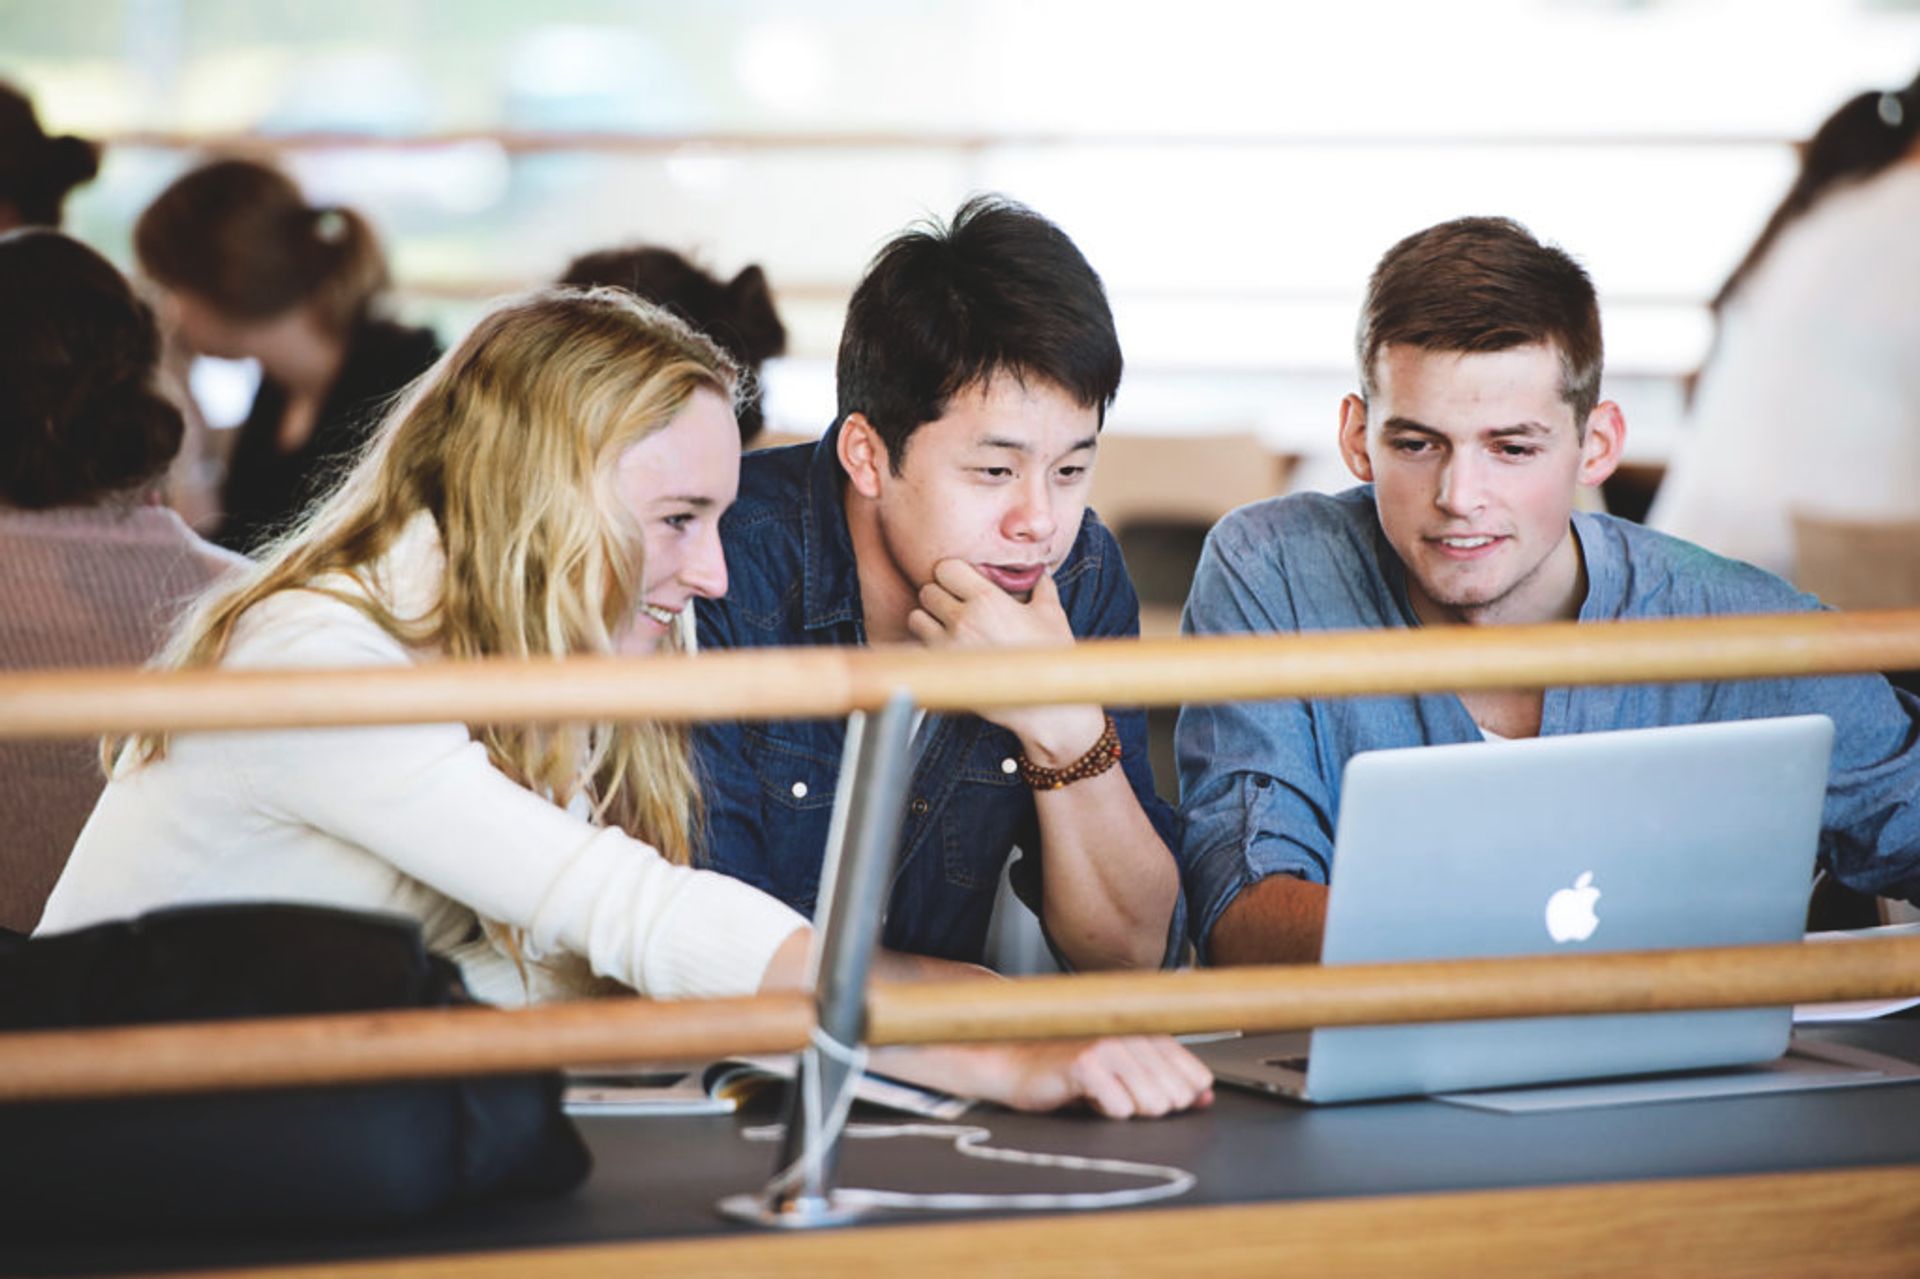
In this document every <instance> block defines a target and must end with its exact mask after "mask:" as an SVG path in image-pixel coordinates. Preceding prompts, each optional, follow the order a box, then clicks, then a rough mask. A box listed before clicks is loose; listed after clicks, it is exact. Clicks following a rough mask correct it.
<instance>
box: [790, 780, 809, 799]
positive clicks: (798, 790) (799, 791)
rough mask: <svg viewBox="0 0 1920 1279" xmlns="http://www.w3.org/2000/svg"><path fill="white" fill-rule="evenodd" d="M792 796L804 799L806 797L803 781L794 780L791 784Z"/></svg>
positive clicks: (805, 786) (805, 787) (805, 785)
mask: <svg viewBox="0 0 1920 1279" xmlns="http://www.w3.org/2000/svg"><path fill="white" fill-rule="evenodd" d="M793 797H794V798H795V799H805V798H806V797H807V784H806V783H805V782H795V783H794V784H793Z"/></svg>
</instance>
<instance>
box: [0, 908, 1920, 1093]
mask: <svg viewBox="0 0 1920 1279" xmlns="http://www.w3.org/2000/svg"><path fill="white" fill-rule="evenodd" d="M1908 994H1920V937H1894V938H1872V939H1867V940H1862V941H1854V942H1823V943H1818V944H1810V943H1798V942H1795V943H1790V944H1787V945H1782V946H1733V947H1715V948H1711V949H1700V950H1684V951H1638V952H1616V953H1612V954H1597V955H1595V954H1589V955H1528V956H1516V957H1510V958H1501V959H1476V960H1442V961H1435V962H1429V963H1417V964H1416V963H1395V964H1355V965H1345V966H1339V967H1324V966H1317V965H1306V966H1295V967H1272V968H1229V969H1213V970H1207V971H1199V972H1181V973H1125V974H1082V975H1078V976H1072V977H1027V978H1019V979H1015V980H1011V981H1003V982H988V981H981V980H972V981H960V982H938V983H935V982H929V983H924V984H915V985H876V986H875V987H874V988H873V989H872V991H871V992H870V995H869V998H870V1017H869V1026H868V1041H869V1042H870V1043H873V1044H876V1045H879V1044H908V1043H954V1042H966V1041H978V1040H1007V1039H1049V1038H1070V1037H1080V1036H1087V1035H1104V1034H1117V1033H1145V1032H1150V1031H1191V1030H1223V1029H1238V1030H1281V1029H1291V1028H1298V1027H1306V1026H1334V1025H1355V1024H1369V1023H1390V1022H1409V1021H1444V1020H1450V1019H1456V1018H1459V1019H1479V1018H1489V1017H1528V1016H1538V1015H1543V1014H1558V1013H1619V1012H1648V1011H1656V1010H1662V1009H1679V1008H1727V1007H1739V1006H1750V1005H1766V1004H1786V1003H1801V1002H1806V1001H1809V1000H1827V999H1868V998H1882V997H1889V996H1895V995H1908ZM812 1018H813V1013H812V1004H811V1001H810V999H809V998H808V997H806V996H804V995H798V994H789V995H765V996H759V997H756V998H751V999H722V1000H709V1001H691V1000H690V1001H685V1002H662V1003H656V1002H652V1001H648V1000H641V999H602V1000H587V1001H581V1002H574V1003H559V1004H547V1005H542V1006H539V1007H534V1008H526V1009H516V1010H506V1009H493V1008H458V1009H415V1010H405V1011H394V1012H377V1013H343V1014H332V1015H327V1016H313V1017H276V1018H264V1019H255V1020H247V1021H224V1022H206V1023H197V1024H170V1025H149V1026H121V1027H109V1028H103V1029H96V1030H57V1031H17V1032H14V1033H11V1034H5V1035H0V1102H4V1101H18V1100H26V1099H30V1098H55V1097H104V1096H127V1095H133V1094H139V1093H160V1092H190V1091H200V1090H208V1089H221V1088H268V1087H281V1086H288V1085H296V1084H324V1083H347V1082H358V1081H364V1080H373V1079H404V1078H420V1077H429V1076H451V1075H474V1074H486V1073H490V1072H499V1071H512V1070H527V1069H533V1068H537V1067H544V1066H563V1065H572V1066H587V1065H601V1064H607V1063H613V1062H636V1061H673V1060H689V1059H702V1058H710V1057H721V1056H726V1055H729V1054H736V1053H752V1052H779V1051H791V1050H794V1049H797V1048H799V1047H801V1046H802V1045H803V1044H804V1043H805V1042H806V1039H807V1034H808V1031H809V1029H810V1028H811V1025H812Z"/></svg>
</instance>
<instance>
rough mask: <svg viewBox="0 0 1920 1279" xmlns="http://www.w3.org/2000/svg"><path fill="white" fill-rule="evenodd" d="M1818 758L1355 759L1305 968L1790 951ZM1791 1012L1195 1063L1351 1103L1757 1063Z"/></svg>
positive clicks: (1495, 750) (1444, 1030) (1409, 755)
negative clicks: (1318, 937)
mask: <svg viewBox="0 0 1920 1279" xmlns="http://www.w3.org/2000/svg"><path fill="white" fill-rule="evenodd" d="M1832 743H1833V722H1832V721H1831V720H1829V719H1827V718H1826V717H1825V716H1823V715H1809V716H1801V717H1795V718H1791V719H1769V720H1745V721H1738V722H1734V723H1725V724H1702V725H1689V726H1684V727H1674V728H1655V729H1637V730H1632V731H1626V732H1614V733H1583V734H1577V735H1569V736H1562V737H1543V738H1530V739H1526V740H1521V741H1512V742H1484V743H1469V744H1463V745H1457V746H1430V747H1421V748H1415V749H1410V750H1390V751H1375V752H1368V753H1364V754H1360V755H1356V756H1354V757H1353V759H1351V760H1350V761H1348V763H1347V768H1346V775H1345V781H1344V784H1343V786H1342V794H1341V800H1340V817H1339V822H1338V827H1337V829H1336V832H1335V839H1334V849H1335V852H1334V868H1333V876H1332V880H1333V882H1332V887H1331V891H1330V893H1329V897H1328V903H1327V927H1326V937H1325V941H1324V943H1323V946H1322V951H1321V961H1322V962H1323V963H1327V964H1362V963H1385V962H1391V961H1397V960H1416V959H1452V958H1462V957H1470V956H1486V955H1524V954H1535V953H1541V952H1566V951H1599V950H1644V949H1654V948H1665V947H1674V946H1737V945H1749V944H1759V943H1765V942H1785V941H1792V940H1794V939H1797V938H1799V937H1800V936H1801V935H1802V933H1803V930H1804V927H1805V922H1806V908H1807V897H1808V893H1809V890H1810V887H1811V882H1812V878H1813V866H1814V853H1815V850H1816V847H1817V845H1818V841H1819V833H1820V811H1821V806H1822V804H1823V802H1824V799H1825V796H1826V786H1827V756H1828V754H1829V752H1830V750H1831V747H1832ZM1791 1013H1792V1010H1791V1009H1788V1008H1754V1009H1731V1010H1726V1011H1705V1012H1672V1013H1634V1014H1628V1015H1618V1016H1616V1015H1605V1016H1582V1017H1552V1018H1525V1019H1512V1020H1500V1021H1478V1022H1434V1023H1428V1024H1421V1025H1402V1026H1355V1027H1339V1028H1333V1029H1326V1030H1318V1031H1314V1032H1313V1033H1312V1034H1311V1035H1310V1036H1309V1035H1307V1034H1305V1033H1301V1034H1290V1035H1252V1036H1247V1037H1245V1038H1242V1039H1237V1040H1230V1041H1225V1042H1221V1043H1215V1044H1208V1045H1204V1046H1203V1047H1202V1048H1201V1049H1200V1050H1199V1051H1201V1052H1202V1054H1203V1056H1205V1058H1206V1060H1207V1062H1208V1064H1209V1065H1210V1066H1211V1067H1212V1068H1213V1070H1214V1073H1215V1074H1216V1075H1217V1076H1219V1077H1220V1078H1221V1079H1222V1080H1223V1081H1226V1082H1229V1083H1236V1084H1243V1085H1246V1086H1250V1087H1255V1088H1260V1089H1264V1090H1267V1091H1270V1092H1277V1093H1282V1094H1284V1095H1287V1096H1292V1097H1297V1098H1300V1099H1302V1100H1307V1101H1351V1100H1358V1099H1361V1098H1370V1097H1391V1096H1403V1095H1410V1094H1420V1093H1437V1092H1455V1091H1460V1090H1465V1089H1474V1088H1493V1087H1503V1086H1510V1085H1514V1084H1525V1083H1540V1082H1545V1081H1550V1080H1562V1079H1583V1078H1594V1077H1600V1076H1610V1075H1627V1074H1644V1073H1650V1072H1655V1071H1670V1070H1686V1069H1696V1068H1703V1067H1710V1066H1726V1065H1734V1064H1738V1063H1745V1062H1754V1061H1765V1060H1768V1059H1771V1058H1774V1057H1777V1056H1779V1055H1780V1054H1781V1053H1782V1052H1783V1051H1784V1050H1785V1049H1786V1046H1787V1036H1788V1032H1789V1030H1790V1022H1791Z"/></svg>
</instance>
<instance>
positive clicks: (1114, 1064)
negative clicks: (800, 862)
mask: <svg viewBox="0 0 1920 1279" xmlns="http://www.w3.org/2000/svg"><path fill="white" fill-rule="evenodd" d="M812 944H813V930H812V929H810V928H801V929H796V930H795V931H794V933H793V935H792V936H790V937H788V938H787V940H786V941H784V942H782V943H781V945H780V948H779V950H777V951H776V952H774V956H773V959H772V960H771V961H770V962H769V963H768V964H767V970H766V974H765V975H764V976H763V977H762V978H761V982H760V989H761V991H762V992H767V991H775V990H799V989H802V988H804V987H805V985H806V970H807V952H808V949H809V948H810V947H811V946H812ZM874 976H875V977H878V978H881V979H884V980H888V981H930V980H943V979H944V980H953V979H955V978H964V977H977V978H986V979H991V978H993V977H994V974H993V973H991V972H990V971H988V970H987V969H985V968H980V967H978V966H976V965H973V964H960V963H954V962H952V961H949V960H943V959H928V958H925V957H923V956H918V955H902V954H898V953H896V952H893V951H884V950H883V951H881V952H879V953H878V954H877V955H875V956H874ZM872 1064H873V1066H874V1068H875V1069H876V1070H879V1071H882V1072H883V1073H885V1074H888V1075H892V1076H894V1077H895V1078H897V1079H905V1080H907V1081H909V1082H911V1083H916V1084H920V1085H922V1086H923V1087H928V1088H938V1089H940V1090H942V1091H943V1092H950V1093H957V1094H959V1095H961V1096H965V1097H978V1098H979V1099H981V1100H982V1101H991V1102H995V1103H998V1104H999V1105H1002V1106H1008V1107H1011V1108H1012V1109H1014V1110H1059V1109H1062V1108H1065V1107H1068V1106H1073V1105H1084V1106H1086V1107H1087V1108H1089V1109H1091V1110H1093V1111H1094V1112H1095V1113H1097V1114H1101V1115H1105V1116H1107V1117H1108V1118H1111V1119H1130V1118H1136V1117H1138V1118H1152V1117H1158V1116H1160V1115H1169V1114H1173V1113H1175V1112H1178V1111H1182V1110H1190V1109H1192V1108H1194V1107H1196V1106H1205V1105H1208V1104H1209V1103H1211V1102H1212V1101H1213V1074H1212V1072H1210V1071H1209V1070H1208V1069H1207V1068H1206V1066H1204V1065H1202V1064H1201V1062H1200V1059H1199V1058H1197V1057H1195V1056H1194V1055H1193V1054H1192V1053H1190V1052H1188V1051H1187V1050H1186V1049H1185V1048H1183V1047H1181V1046H1180V1045H1179V1044H1177V1043H1175V1042H1174V1041H1173V1040H1172V1039H1170V1038H1168V1037H1167V1036H1165V1035H1139V1036H1127V1037H1125V1038H1116V1039H1072V1040H1047V1041H1041V1042H1035V1043H1017V1044H1016V1043H1003V1044H938V1045H928V1046H925V1047H913V1048H904V1047H902V1048H883V1049H879V1050H877V1051H876V1052H875V1053H874V1054H873V1058H872Z"/></svg>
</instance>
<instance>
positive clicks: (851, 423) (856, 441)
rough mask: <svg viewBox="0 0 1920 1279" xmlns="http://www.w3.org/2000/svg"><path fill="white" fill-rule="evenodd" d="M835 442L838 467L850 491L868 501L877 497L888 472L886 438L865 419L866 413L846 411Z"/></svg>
mask: <svg viewBox="0 0 1920 1279" xmlns="http://www.w3.org/2000/svg"><path fill="white" fill-rule="evenodd" d="M836 443H837V444H838V451H839V455H840V469H841V470H843V471H845V472H846V473H847V483H848V484H850V485H852V486H853V491H854V492H856V493H858V494H859V495H860V496H861V497H864V498H866V499H867V500H868V501H877V500H879V497H880V485H881V483H882V481H883V479H884V477H885V476H887V475H889V474H891V472H890V471H889V470H888V461H887V444H886V441H885V440H882V439H881V438H880V432H878V431H876V430H874V429H873V423H871V422H869V421H867V415H866V414H864V413H849V414H847V417H846V420H845V421H843V422H842V423H840V438H839V440H838V441H837V442H836Z"/></svg>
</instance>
